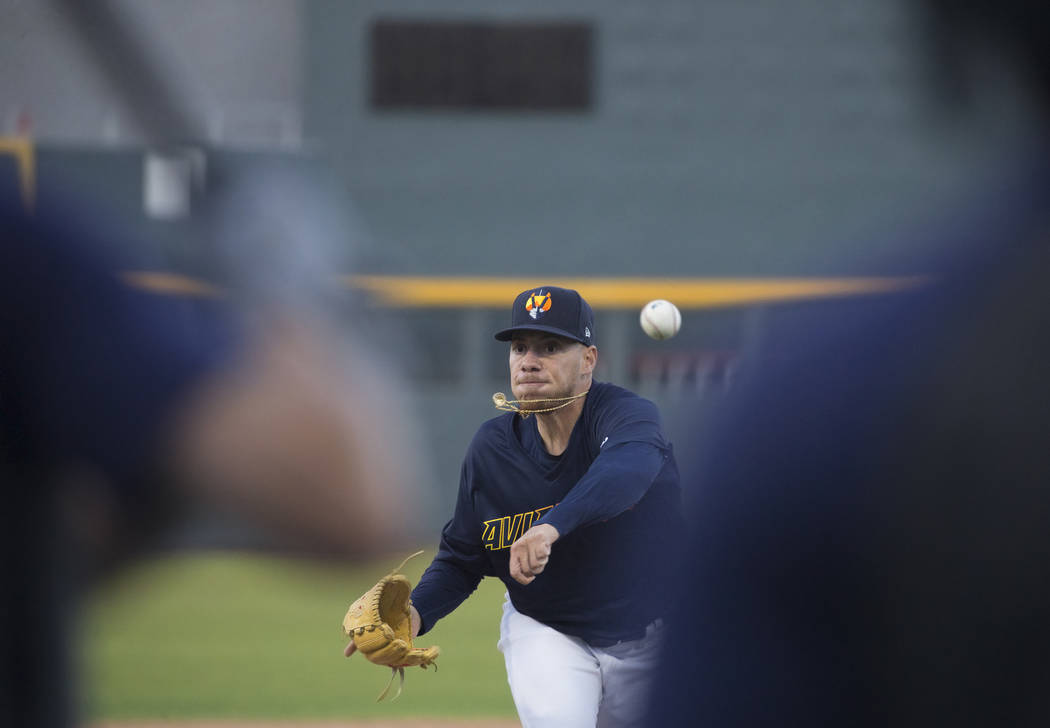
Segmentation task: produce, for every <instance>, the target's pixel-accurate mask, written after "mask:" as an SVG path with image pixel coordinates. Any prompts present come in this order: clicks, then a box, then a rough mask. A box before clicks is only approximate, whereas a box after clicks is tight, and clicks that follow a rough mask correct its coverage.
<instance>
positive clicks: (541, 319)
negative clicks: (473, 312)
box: [496, 286, 594, 346]
mask: <svg viewBox="0 0 1050 728" xmlns="http://www.w3.org/2000/svg"><path fill="white" fill-rule="evenodd" d="M517 331H546V332H547V333H548V334H557V335H558V336H564V337H565V338H567V339H572V340H573V341H578V342H580V343H581V344H583V345H585V346H594V312H593V311H592V310H591V307H590V306H589V305H588V304H587V302H586V301H584V300H583V296H581V295H580V294H579V293H577V292H576V291H574V290H572V289H571V288H558V287H557V286H538V287H536V288H530V289H528V290H527V291H522V292H521V293H519V294H518V297H517V298H515V299H514V306H513V307H512V308H511V309H510V327H509V328H506V329H503V330H502V331H497V332H496V341H510V340H511V338H513V336H514V333H515V332H517Z"/></svg>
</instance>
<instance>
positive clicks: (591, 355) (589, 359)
mask: <svg viewBox="0 0 1050 728" xmlns="http://www.w3.org/2000/svg"><path fill="white" fill-rule="evenodd" d="M597 365H598V347H596V346H588V347H587V348H586V349H585V350H584V352H583V367H582V368H581V370H580V371H581V373H582V374H591V373H592V372H594V367H596V366H597Z"/></svg>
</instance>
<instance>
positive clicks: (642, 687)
mask: <svg viewBox="0 0 1050 728" xmlns="http://www.w3.org/2000/svg"><path fill="white" fill-rule="evenodd" d="M661 638H662V623H661V622H660V621H659V620H658V621H657V622H654V623H653V624H651V625H649V628H648V629H647V630H646V633H645V636H644V637H642V638H641V639H637V640H632V641H629V642H620V643H617V644H615V645H612V646H611V647H591V646H590V645H588V644H587V643H586V642H584V641H583V640H581V639H579V638H577V637H570V636H569V635H566V634H562V633H561V632H559V631H558V630H556V629H553V628H551V627H548V626H547V625H545V624H542V623H541V622H537V621H536V620H535V619H533V618H532V617H527V616H525V615H524V614H521V613H520V612H518V611H517V610H516V609H515V608H514V605H512V604H511V603H510V599H505V600H504V602H503V619H502V621H501V622H500V639H499V643H498V645H497V646H498V647H499V650H500V652H502V653H503V658H504V660H505V662H506V664H507V682H509V683H510V692H511V695H513V697H514V705H515V707H516V708H517V709H518V718H519V719H520V720H521V725H522V727H523V728H592V727H594V726H597V728H620V727H621V726H636V725H640V724H641V721H642V718H643V717H644V714H645V708H646V703H647V700H648V695H649V686H650V684H651V682H652V678H653V674H654V672H655V670H656V667H657V661H658V660H659V657H660V642H661Z"/></svg>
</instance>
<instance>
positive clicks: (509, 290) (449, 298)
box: [121, 271, 929, 309]
mask: <svg viewBox="0 0 1050 728" xmlns="http://www.w3.org/2000/svg"><path fill="white" fill-rule="evenodd" d="M121 277H122V278H123V279H124V280H125V281H126V282H127V283H128V284H129V285H132V286H134V287H136V288H140V289H143V290H147V291H151V292H153V293H158V294H166V295H179V296H194V297H206V298H216V297H219V296H222V295H225V293H224V291H223V290H222V289H221V288H219V287H218V286H216V285H214V284H212V283H208V282H207V281H202V280H198V279H196V278H191V277H189V276H183V275H179V274H177V273H158V272H146V271H130V272H126V273H122V274H121ZM339 280H340V282H341V283H342V284H343V285H344V286H346V287H348V288H354V289H358V290H361V291H365V292H367V293H369V294H371V295H372V296H373V297H374V298H375V300H376V302H377V303H379V304H380V305H385V306H391V307H394V308H503V307H505V306H507V305H509V303H510V302H511V301H513V300H514V296H516V295H517V294H518V293H520V292H521V291H524V290H525V289H527V288H534V287H536V284H537V279H535V278H488V277H485V278H483V277H451V278H436V277H424V276H366V275H357V276H340V277H339ZM928 280H929V279H928V278H927V277H925V276H908V277H897V278H889V277H887V278H552V279H544V280H543V281H542V282H543V283H544V284H549V285H556V286H562V287H564V288H574V289H576V290H577V291H579V292H580V293H581V294H582V295H583V297H584V298H586V299H587V300H588V302H590V304H591V305H592V306H593V307H595V308H600V309H634V308H640V307H641V306H644V305H645V304H646V303H648V302H649V301H651V300H653V299H654V298H666V299H667V300H669V301H673V302H674V303H675V304H676V305H677V306H678V307H679V308H684V309H700V308H722V307H728V306H748V305H755V304H761V303H783V302H789V301H804V300H813V299H820V298H833V297H840V296H858V295H870V294H879V293H892V292H895V291H902V290H906V289H909V288H915V287H916V286H920V285H923V284H925V283H927V282H928Z"/></svg>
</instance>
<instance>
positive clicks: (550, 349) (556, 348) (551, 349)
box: [547, 341, 558, 354]
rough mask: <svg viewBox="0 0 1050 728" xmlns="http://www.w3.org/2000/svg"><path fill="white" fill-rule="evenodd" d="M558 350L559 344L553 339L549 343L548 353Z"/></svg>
mask: <svg viewBox="0 0 1050 728" xmlns="http://www.w3.org/2000/svg"><path fill="white" fill-rule="evenodd" d="M556 351H558V345H557V344H556V343H554V342H553V341H552V342H551V343H549V344H547V353H548V354H553V353H555V352H556Z"/></svg>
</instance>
